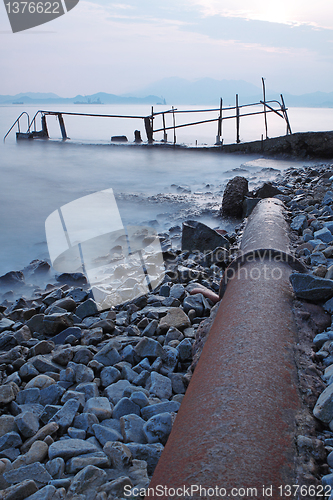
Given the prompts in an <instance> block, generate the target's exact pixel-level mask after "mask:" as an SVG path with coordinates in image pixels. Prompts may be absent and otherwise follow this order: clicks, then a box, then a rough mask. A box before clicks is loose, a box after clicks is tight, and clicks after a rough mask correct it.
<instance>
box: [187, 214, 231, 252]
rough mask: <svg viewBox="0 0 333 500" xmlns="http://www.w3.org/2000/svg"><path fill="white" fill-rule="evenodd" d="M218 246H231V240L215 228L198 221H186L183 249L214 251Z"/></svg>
mask: <svg viewBox="0 0 333 500" xmlns="http://www.w3.org/2000/svg"><path fill="white" fill-rule="evenodd" d="M216 247H224V248H229V241H228V240H227V239H226V238H224V237H223V236H222V235H221V234H219V233H217V232H216V231H215V230H214V229H211V228H210V227H208V226H206V225H205V224H202V222H197V221H193V220H192V221H186V222H184V223H183V230H182V250H183V251H186V250H188V251H190V252H193V251H195V252H205V251H212V250H214V249H215V248H216Z"/></svg>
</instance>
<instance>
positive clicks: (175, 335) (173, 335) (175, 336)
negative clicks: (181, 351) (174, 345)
mask: <svg viewBox="0 0 333 500" xmlns="http://www.w3.org/2000/svg"><path fill="white" fill-rule="evenodd" d="M183 338H184V335H183V334H182V332H181V331H179V330H177V328H174V327H172V328H169V330H168V332H167V334H166V336H165V344H166V345H167V344H168V343H169V342H171V340H179V341H181V340H183Z"/></svg>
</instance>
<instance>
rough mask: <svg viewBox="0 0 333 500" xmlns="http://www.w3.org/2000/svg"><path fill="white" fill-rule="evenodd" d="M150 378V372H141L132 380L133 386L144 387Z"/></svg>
mask: <svg viewBox="0 0 333 500" xmlns="http://www.w3.org/2000/svg"><path fill="white" fill-rule="evenodd" d="M149 376H150V371H147V370H143V371H142V372H141V373H139V375H137V376H136V377H135V378H134V379H133V380H132V382H133V384H134V385H141V386H144V385H145V383H146V381H147V380H148V378H149Z"/></svg>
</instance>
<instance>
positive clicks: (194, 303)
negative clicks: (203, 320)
mask: <svg viewBox="0 0 333 500" xmlns="http://www.w3.org/2000/svg"><path fill="white" fill-rule="evenodd" d="M183 307H184V311H185V312H186V313H188V312H189V311H190V310H191V309H194V311H195V313H196V316H203V315H204V314H205V313H208V312H209V309H210V308H209V306H208V303H207V301H206V299H205V298H204V296H203V295H202V293H197V294H195V295H189V296H188V297H186V298H185V299H184V302H183Z"/></svg>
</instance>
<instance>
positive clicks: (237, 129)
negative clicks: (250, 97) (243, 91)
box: [236, 94, 240, 144]
mask: <svg viewBox="0 0 333 500" xmlns="http://www.w3.org/2000/svg"><path fill="white" fill-rule="evenodd" d="M236 142H237V144H239V143H240V138H239V106H238V94H236Z"/></svg>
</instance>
